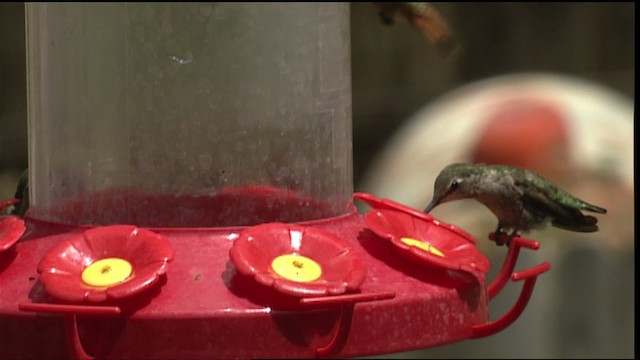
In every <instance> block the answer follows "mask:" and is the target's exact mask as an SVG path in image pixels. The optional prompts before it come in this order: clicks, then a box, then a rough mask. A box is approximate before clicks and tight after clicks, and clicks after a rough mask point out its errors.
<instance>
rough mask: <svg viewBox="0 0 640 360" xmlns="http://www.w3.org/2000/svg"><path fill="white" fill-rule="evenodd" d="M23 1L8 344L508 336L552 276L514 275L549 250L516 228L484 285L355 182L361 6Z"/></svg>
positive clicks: (106, 347)
mask: <svg viewBox="0 0 640 360" xmlns="http://www.w3.org/2000/svg"><path fill="white" fill-rule="evenodd" d="M25 6H26V14H27V18H26V20H27V21H26V22H27V24H26V26H27V29H28V33H29V35H30V36H29V39H28V44H27V49H28V58H29V62H28V63H29V68H28V73H29V79H30V82H29V89H28V90H29V94H30V96H29V116H30V118H29V122H30V126H29V130H30V132H31V133H30V136H29V140H30V141H31V143H30V144H29V149H30V161H31V162H30V167H29V185H30V186H29V189H30V191H31V192H30V194H29V195H30V196H29V199H30V207H29V209H28V211H27V213H26V215H25V221H26V231H25V228H24V226H21V224H22V222H21V220H22V219H19V218H15V217H3V218H2V219H1V221H2V222H1V224H3V225H2V226H1V227H0V246H1V249H3V250H6V249H7V248H8V247H10V248H11V251H3V252H0V284H1V286H2V288H1V291H0V323H1V324H2V326H0V358H32V357H47V358H69V357H71V358H81V359H88V358H136V359H139V358H145V359H150V358H164V359H167V358H172V359H175V358H209V359H210V358H215V359H225V358H281V357H295V358H303V357H323V356H331V357H354V356H364V355H374V354H385V353H392V352H399V351H407V350H413V349H419V348H428V347H433V346H440V345H444V344H448V343H451V342H456V341H462V340H465V339H470V338H474V337H480V336H487V335H490V334H493V333H495V332H497V331H500V330H502V329H504V328H505V327H506V326H508V325H509V324H510V323H511V322H513V321H514V320H515V319H516V318H517V317H518V315H519V314H520V313H521V312H522V310H523V309H524V307H525V305H526V303H527V301H528V299H529V297H530V296H531V291H532V289H533V285H534V283H535V279H536V278H537V276H538V275H540V274H541V273H543V272H544V271H546V270H548V264H542V265H540V266H538V267H535V268H532V269H529V270H524V271H520V272H516V273H513V269H514V265H515V261H516V258H517V256H518V253H519V249H520V248H521V247H528V248H533V249H535V248H537V246H538V245H537V243H535V242H531V241H529V240H525V239H519V238H516V239H514V241H513V242H512V246H511V247H510V248H509V252H508V254H507V260H506V261H505V264H504V265H503V268H502V270H501V272H500V275H499V276H498V278H497V279H496V280H494V281H493V282H491V283H490V284H489V286H487V285H486V284H487V280H486V278H485V273H486V271H487V270H488V269H489V263H488V262H487V260H486V258H485V257H484V256H483V255H482V254H481V253H479V252H478V251H477V249H476V248H475V244H476V242H477V241H476V239H474V238H473V237H471V236H470V235H469V234H467V233H466V232H465V231H463V230H461V229H458V228H457V227H455V226H453V225H450V224H445V223H442V222H440V221H438V220H437V219H434V218H433V217H432V216H430V215H427V214H424V213H422V212H420V211H417V210H415V209H412V208H409V207H407V206H404V205H402V204H398V203H395V202H393V201H390V200H384V199H378V198H376V197H375V196H372V195H369V194H363V193H359V194H356V195H355V196H354V195H353V182H352V163H351V156H350V154H351V138H350V131H351V118H350V115H351V83H350V73H349V66H350V65H349V62H350V60H349V56H348V44H349V31H348V29H349V12H348V9H349V5H348V4H346V3H300V4H295V5H290V4H286V5H283V4H272V3H252V4H244V3H215V4H204V3H180V4H174V5H172V6H170V7H167V6H165V5H164V4H143V3H140V4H120V3H101V4H91V6H88V5H86V6H85V5H77V4H67V3H27V4H26V5H25ZM61 44H62V45H61ZM354 197H355V198H356V199H359V200H362V201H365V202H367V203H368V204H370V205H371V206H372V207H373V208H374V209H373V210H371V211H370V212H369V213H367V214H365V215H364V217H363V216H360V215H359V214H358V213H357V212H356V209H355V207H354V206H353V198H354ZM10 202H11V201H10ZM3 204H5V205H7V204H9V203H6V202H5V203H3ZM7 224H8V225H7ZM403 256H405V257H408V258H409V259H411V261H406V260H405V258H403ZM509 279H511V280H513V281H519V280H524V281H525V285H524V287H523V293H522V295H521V297H520V298H519V299H518V301H517V302H516V306H515V307H514V309H513V310H512V311H510V312H509V313H507V314H506V315H504V316H503V317H501V318H498V319H497V320H496V321H490V317H489V307H488V303H489V301H490V300H491V298H492V297H493V296H495V295H496V294H497V293H498V292H499V291H500V290H501V289H502V287H503V286H505V285H506V283H507V282H508V280H509ZM37 313H46V314H52V316H40V314H37Z"/></svg>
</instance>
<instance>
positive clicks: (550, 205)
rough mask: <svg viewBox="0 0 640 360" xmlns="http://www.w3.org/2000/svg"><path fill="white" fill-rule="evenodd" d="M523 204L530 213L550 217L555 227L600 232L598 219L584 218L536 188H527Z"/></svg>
mask: <svg viewBox="0 0 640 360" xmlns="http://www.w3.org/2000/svg"><path fill="white" fill-rule="evenodd" d="M522 202H523V205H524V207H525V208H527V209H528V210H529V211H532V212H534V213H539V214H545V215H546V216H549V217H550V218H551V223H552V225H553V226H556V227H559V228H563V229H567V230H573V231H581V232H592V231H597V230H598V226H597V225H596V223H597V221H598V220H597V219H596V218H594V217H593V216H584V215H583V214H582V212H580V210H578V209H574V208H571V207H567V206H563V205H562V204H560V203H558V202H557V201H553V200H551V199H549V197H548V196H547V194H545V193H544V192H542V191H539V190H536V189H535V188H525V190H524V194H523V196H522Z"/></svg>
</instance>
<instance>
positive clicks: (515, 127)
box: [0, 2, 635, 358]
mask: <svg viewBox="0 0 640 360" xmlns="http://www.w3.org/2000/svg"><path fill="white" fill-rule="evenodd" d="M433 6H434V8H435V9H437V11H439V12H440V14H441V16H442V18H443V19H444V20H445V21H446V23H447V24H448V27H449V28H450V30H451V31H452V33H453V35H454V37H455V39H456V41H457V43H458V44H459V46H460V49H461V51H460V52H458V53H457V55H456V56H454V57H452V58H448V57H446V56H443V54H442V53H441V52H440V51H439V50H438V47H437V46H435V45H434V44H433V43H431V42H429V41H428V40H427V39H426V38H425V36H424V35H423V34H422V33H421V32H420V31H419V30H417V29H416V28H414V27H412V26H411V25H410V24H409V23H408V22H406V21H401V19H398V20H397V21H395V23H394V24H392V25H385V24H383V22H382V21H381V19H380V17H379V14H378V12H379V9H378V8H377V7H376V6H374V5H373V4H372V3H352V5H351V45H352V49H351V59H352V67H351V71H352V89H353V93H352V98H353V159H354V169H353V171H354V187H355V190H356V191H367V192H370V193H372V194H374V195H377V196H380V197H387V198H390V199H393V200H395V201H399V202H402V203H405V204H407V205H410V206H414V207H416V208H418V209H421V208H424V207H425V206H426V204H427V202H428V201H429V199H430V198H431V194H432V191H433V181H434V179H435V176H436V175H437V173H438V172H439V170H440V169H441V168H442V167H444V166H445V165H446V164H448V163H450V162H454V161H479V162H480V161H483V162H496V163H512V164H515V165H521V166H525V167H529V168H532V169H534V170H536V171H538V172H539V173H541V174H542V175H544V176H546V177H548V178H549V179H551V180H553V181H555V182H557V183H558V184H560V185H561V186H562V187H564V188H566V189H567V190H569V191H570V192H572V193H573V194H574V195H577V196H578V197H581V198H583V199H585V200H587V201H589V202H592V203H595V204H597V205H600V206H603V207H605V208H607V209H608V210H609V213H608V214H607V215H603V216H598V217H599V220H600V224H601V231H600V232H598V233H595V234H574V233H570V232H566V231H562V230H554V229H547V230H543V231H537V232H532V233H530V234H527V237H529V238H532V239H535V240H539V241H540V242H541V243H542V248H541V249H540V250H539V251H537V252H531V251H530V252H526V251H525V252H524V253H523V254H522V255H521V257H520V263H519V264H518V265H517V266H516V269H519V268H525V267H528V266H531V265H536V264H538V263H540V262H542V261H545V260H548V261H550V262H551V264H552V270H551V271H550V272H548V273H546V274H545V275H543V276H542V277H541V278H540V279H539V280H538V283H537V285H536V290H535V291H534V294H533V296H532V299H531V302H530V304H529V306H528V307H527V309H526V310H525V312H524V313H523V315H522V316H521V317H520V319H519V320H518V321H516V322H515V323H514V324H513V325H512V326H510V327H509V328H507V329H506V330H505V331H503V332H501V333H498V334H497V335H494V336H491V337H489V338H486V339H479V340H468V341H463V342H460V343H455V344H450V345H446V346H442V347H438V348H432V349H425V350H418V351H412V352H408V353H402V354H394V355H385V356H384V357H416V358H428V357H445V358H489V357H490V358H556V357H562V358H619V357H633V356H634V353H635V352H634V338H635V327H634V318H635V316H634V315H635V314H634V311H635V308H634V301H635V299H634V284H635V282H634V273H635V271H634V270H635V263H634V204H633V201H632V199H633V197H634V188H633V183H634V181H633V180H634V179H633V156H634V155H633V113H634V109H633V99H634V97H635V82H634V79H635V5H634V3H615V2H606V3H592V2H590V3H494V2H492V3H434V5H433ZM24 28H25V24H24V5H23V4H21V3H1V4H0V199H6V198H10V197H12V196H13V192H14V191H15V185H16V182H17V179H18V176H19V174H20V173H21V171H22V170H23V169H24V168H26V166H27V121H26V118H27V102H26V72H25V68H26V66H25V62H26V59H25V31H24ZM523 134H526V135H523ZM433 214H434V215H435V216H436V217H438V218H441V219H442V220H444V221H447V222H450V223H453V224H455V225H457V226H459V227H461V228H463V229H465V230H467V231H468V232H470V233H472V234H473V235H474V236H476V237H478V238H479V239H481V247H482V251H483V252H484V253H485V254H487V256H488V257H489V258H490V259H491V261H492V264H493V270H492V271H491V272H490V273H489V274H488V279H489V280H490V279H492V278H493V277H494V276H495V274H496V271H497V269H498V268H499V267H500V265H501V261H502V259H503V258H504V255H505V253H506V249H504V248H497V247H496V246H495V245H494V244H493V243H491V242H489V241H487V240H485V239H486V235H487V233H488V232H490V231H492V230H493V228H494V227H495V218H494V217H493V215H492V214H491V213H490V212H489V211H488V210H487V209H485V208H483V207H482V206H480V205H478V204H476V203H474V202H467V201H461V202H458V203H451V204H446V205H442V206H440V207H438V208H437V209H436V210H434V211H433ZM520 287H521V284H520V283H513V284H509V285H508V286H507V287H506V288H505V290H504V291H503V292H502V293H501V294H500V296H498V297H497V298H496V299H494V301H493V302H492V303H491V317H492V318H494V319H495V318H497V317H499V316H501V315H502V314H503V313H505V312H506V311H508V309H510V307H511V306H512V305H513V303H514V302H515V299H516V298H517V295H518V294H519V292H520ZM381 357H382V356H381Z"/></svg>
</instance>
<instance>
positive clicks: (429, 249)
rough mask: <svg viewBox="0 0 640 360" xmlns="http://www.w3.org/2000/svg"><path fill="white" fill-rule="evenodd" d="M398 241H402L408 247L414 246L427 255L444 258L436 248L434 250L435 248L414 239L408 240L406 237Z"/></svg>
mask: <svg viewBox="0 0 640 360" xmlns="http://www.w3.org/2000/svg"><path fill="white" fill-rule="evenodd" d="M400 241H402V242H403V243H405V244H407V245H409V246H415V247H417V248H419V249H422V250H424V251H426V252H428V253H431V254H433V255H435V256H439V257H444V254H443V253H442V251H440V250H438V248H436V247H435V246H433V245H431V244H429V243H428V242H426V241H420V240H416V239H412V238H408V237H403V238H401V239H400Z"/></svg>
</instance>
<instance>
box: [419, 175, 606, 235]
mask: <svg viewBox="0 0 640 360" xmlns="http://www.w3.org/2000/svg"><path fill="white" fill-rule="evenodd" d="M469 198H472V199H475V200H477V201H478V202H480V203H482V204H483V205H484V206H486V207H487V208H488V209H489V210H491V212H493V214H494V215H495V216H496V217H497V218H498V226H497V227H496V230H495V232H494V238H495V239H496V240H495V241H496V244H497V245H504V242H503V241H502V240H500V239H502V237H501V236H500V235H501V234H504V235H506V234H507V233H506V232H505V231H504V230H505V229H510V230H512V231H511V233H510V234H509V235H508V236H507V239H506V244H507V246H509V244H510V243H511V240H512V239H513V238H514V237H515V236H518V231H524V232H527V231H530V230H532V229H535V228H543V227H545V226H547V225H549V223H550V224H551V225H552V226H555V227H557V228H561V229H565V230H570V231H577V232H595V231H598V225H597V222H598V219H596V218H595V217H593V216H590V215H584V214H582V211H590V212H595V213H600V214H606V213H607V210H606V209H603V208H601V207H599V206H596V205H592V204H589V203H587V202H585V201H584V200H581V199H578V198H577V197H575V196H573V195H571V194H569V193H568V192H566V191H564V190H562V189H561V188H559V187H558V186H557V185H555V184H553V183H552V182H550V181H549V180H547V179H545V178H543V177H542V176H540V175H538V174H536V173H534V172H532V171H529V170H526V169H523V168H519V167H514V166H508V165H486V164H464V163H455V164H450V165H448V166H446V167H445V168H444V169H442V171H440V174H438V176H437V177H436V181H435V185H434V192H433V199H432V200H431V202H430V203H429V205H427V207H426V209H425V210H424V212H425V213H428V212H429V211H431V210H433V208H435V207H436V206H438V205H439V204H442V203H445V202H448V201H452V200H459V199H469Z"/></svg>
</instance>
